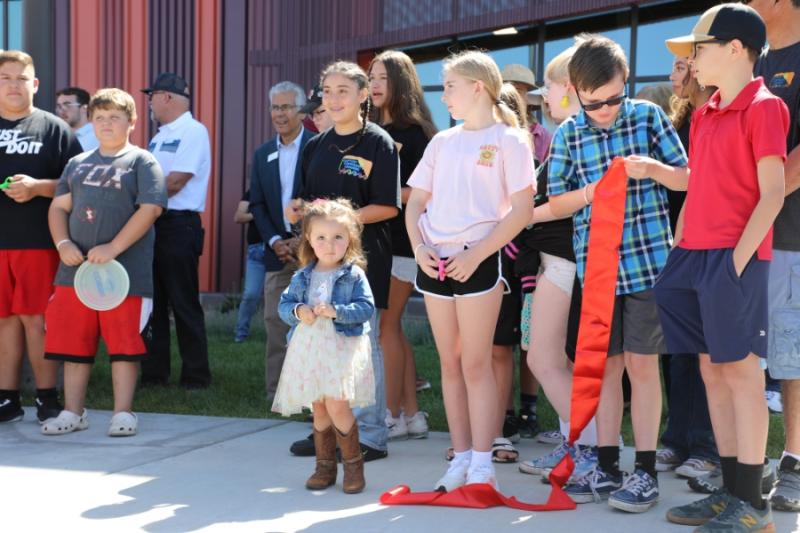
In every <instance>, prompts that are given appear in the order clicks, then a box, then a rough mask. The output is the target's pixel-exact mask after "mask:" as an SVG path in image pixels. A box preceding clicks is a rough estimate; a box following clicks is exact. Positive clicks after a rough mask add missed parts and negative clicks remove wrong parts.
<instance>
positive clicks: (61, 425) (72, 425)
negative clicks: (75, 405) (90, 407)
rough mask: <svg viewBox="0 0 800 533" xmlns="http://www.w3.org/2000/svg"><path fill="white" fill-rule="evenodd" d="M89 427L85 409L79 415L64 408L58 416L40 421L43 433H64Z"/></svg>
mask: <svg viewBox="0 0 800 533" xmlns="http://www.w3.org/2000/svg"><path fill="white" fill-rule="evenodd" d="M88 427H89V416H88V413H87V412H86V409H84V410H83V413H81V415H80V416H78V415H77V414H75V413H73V412H72V411H67V410H66V409H64V410H63V411H61V412H60V413H59V414H58V416H56V417H53V418H48V419H47V420H45V421H44V422H43V423H42V434H43V435H64V434H66V433H72V432H73V431H81V430H83V429H86V428H88Z"/></svg>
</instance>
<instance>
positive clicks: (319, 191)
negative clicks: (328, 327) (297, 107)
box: [300, 123, 400, 309]
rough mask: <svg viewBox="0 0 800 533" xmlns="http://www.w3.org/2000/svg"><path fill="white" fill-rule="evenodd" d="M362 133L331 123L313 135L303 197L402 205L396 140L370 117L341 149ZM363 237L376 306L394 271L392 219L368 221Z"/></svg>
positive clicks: (384, 299) (384, 298)
mask: <svg viewBox="0 0 800 533" xmlns="http://www.w3.org/2000/svg"><path fill="white" fill-rule="evenodd" d="M358 136H359V133H358V132H357V133H353V134H350V135H339V134H338V133H336V130H335V129H334V128H330V129H328V130H326V131H324V132H322V133H320V134H319V135H317V136H316V137H314V138H313V139H311V140H309V141H308V144H306V147H305V149H304V150H303V154H302V170H301V180H302V181H301V186H300V198H302V199H303V200H314V199H316V198H346V199H348V200H350V201H351V202H352V203H353V205H354V207H355V208H356V209H358V208H361V207H364V206H367V205H387V206H393V207H397V208H399V207H400V163H399V158H398V155H397V148H396V146H395V144H394V141H393V140H392V138H391V137H390V136H389V134H388V133H386V132H385V131H384V130H383V129H382V128H380V127H378V126H376V125H375V124H372V123H368V124H367V127H366V131H365V132H364V136H363V137H362V138H361V141H360V142H359V143H358V145H357V146H356V147H355V148H353V149H352V150H350V151H349V152H347V153H346V154H342V153H341V152H340V151H339V150H343V149H345V148H347V147H349V146H351V145H352V144H353V143H355V142H356V140H357V139H358ZM337 148H338V149H337ZM361 242H362V245H363V248H364V253H365V254H366V256H367V280H368V281H369V284H370V288H371V289H372V295H373V296H374V298H375V306H376V307H378V308H380V309H386V307H387V306H388V300H389V278H390V277H391V272H392V240H391V235H390V223H389V220H384V221H382V222H376V223H372V224H365V225H364V233H363V234H362V237H361Z"/></svg>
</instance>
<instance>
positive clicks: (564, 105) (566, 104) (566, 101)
mask: <svg viewBox="0 0 800 533" xmlns="http://www.w3.org/2000/svg"><path fill="white" fill-rule="evenodd" d="M558 105H560V106H561V108H562V109H566V108H568V107H569V96H567V95H566V94H565V95H564V96H563V97H561V101H560V102H559V103H558Z"/></svg>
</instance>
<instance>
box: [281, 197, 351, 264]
mask: <svg viewBox="0 0 800 533" xmlns="http://www.w3.org/2000/svg"><path fill="white" fill-rule="evenodd" d="M318 218H324V219H326V220H333V221H334V222H338V223H339V224H341V225H342V226H344V227H345V229H347V233H348V236H349V237H350V242H349V243H348V244H347V250H346V251H345V253H344V257H343V258H342V261H343V262H344V263H349V264H353V265H356V266H359V267H361V268H362V269H364V270H366V269H367V260H366V258H365V256H364V250H363V249H362V247H361V232H362V231H363V230H364V225H363V224H362V223H361V221H360V220H359V219H358V214H357V213H356V210H355V208H354V207H353V204H352V203H351V202H350V200H347V199H346V198H336V199H335V200H323V199H319V200H314V201H313V202H307V203H305V204H303V221H302V226H301V228H302V229H301V232H300V235H301V239H300V246H299V247H298V250H297V259H298V263H299V264H300V266H301V267H304V266H306V265H309V264H311V263H313V262H314V261H316V259H317V256H316V255H315V254H314V249H313V248H312V247H311V243H310V242H309V236H310V234H311V225H312V224H313V223H314V220H316V219H318Z"/></svg>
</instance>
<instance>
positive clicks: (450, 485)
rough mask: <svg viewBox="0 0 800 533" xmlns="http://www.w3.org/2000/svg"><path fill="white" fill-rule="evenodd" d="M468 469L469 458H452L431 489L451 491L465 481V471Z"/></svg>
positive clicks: (461, 485) (462, 484)
mask: <svg viewBox="0 0 800 533" xmlns="http://www.w3.org/2000/svg"><path fill="white" fill-rule="evenodd" d="M468 470H469V459H464V460H461V461H459V460H457V459H453V460H452V461H451V462H450V466H449V467H448V468H447V472H445V473H444V475H443V476H442V477H441V478H440V479H439V481H437V482H436V485H434V486H433V490H435V491H437V492H451V491H454V490H456V489H457V488H459V487H463V486H464V485H465V484H466V483H467V471H468Z"/></svg>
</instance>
